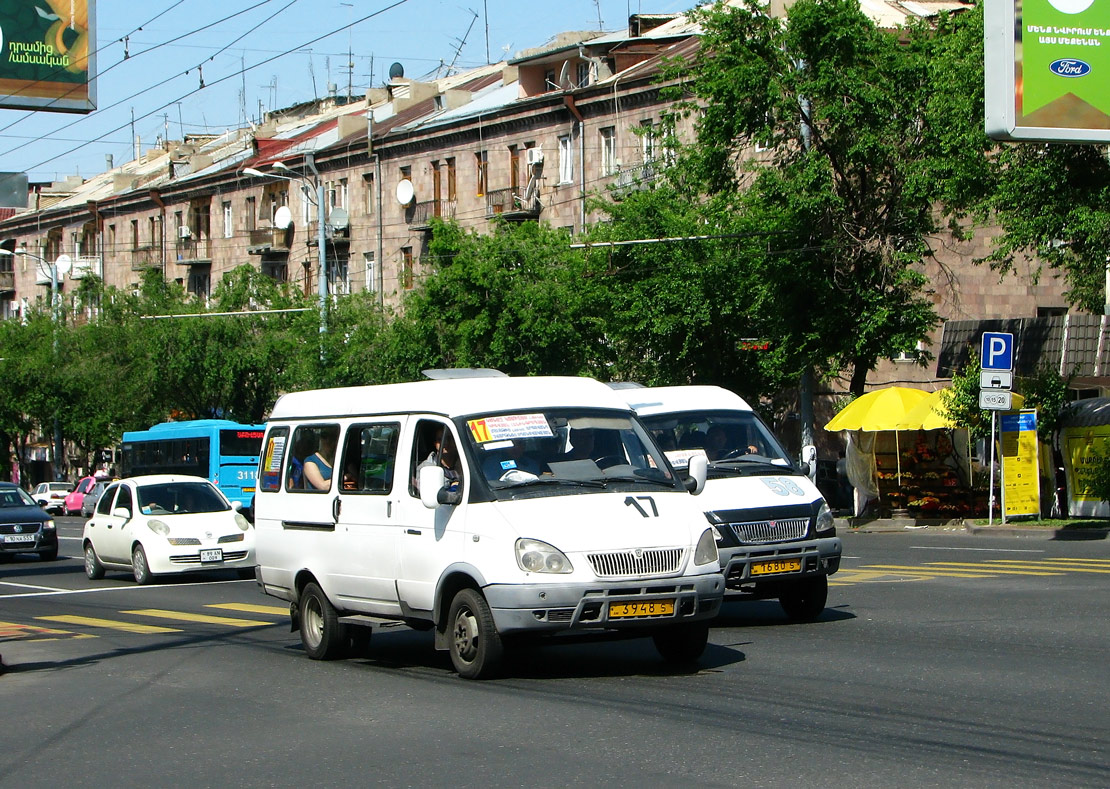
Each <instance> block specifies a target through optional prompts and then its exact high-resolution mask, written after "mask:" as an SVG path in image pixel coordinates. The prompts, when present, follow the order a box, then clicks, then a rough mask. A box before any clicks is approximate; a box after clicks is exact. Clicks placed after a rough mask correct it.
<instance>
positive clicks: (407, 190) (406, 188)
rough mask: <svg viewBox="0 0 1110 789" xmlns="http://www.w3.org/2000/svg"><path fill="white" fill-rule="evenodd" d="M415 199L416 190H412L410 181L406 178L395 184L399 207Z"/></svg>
mask: <svg viewBox="0 0 1110 789" xmlns="http://www.w3.org/2000/svg"><path fill="white" fill-rule="evenodd" d="M414 197H416V190H415V189H413V188H412V181H410V180H409V179H408V178H405V179H404V180H402V181H401V182H400V183H399V184H397V202H398V203H400V204H401V205H408V204H409V203H411V202H412V199H413V198H414Z"/></svg>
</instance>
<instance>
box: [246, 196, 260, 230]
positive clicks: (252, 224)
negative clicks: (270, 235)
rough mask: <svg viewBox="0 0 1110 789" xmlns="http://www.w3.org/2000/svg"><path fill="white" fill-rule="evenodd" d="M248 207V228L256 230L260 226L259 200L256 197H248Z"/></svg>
mask: <svg viewBox="0 0 1110 789" xmlns="http://www.w3.org/2000/svg"><path fill="white" fill-rule="evenodd" d="M246 208H247V221H246V223H245V224H246V226H247V230H256V229H257V228H258V200H257V199H256V198H254V197H248V198H247V201H246Z"/></svg>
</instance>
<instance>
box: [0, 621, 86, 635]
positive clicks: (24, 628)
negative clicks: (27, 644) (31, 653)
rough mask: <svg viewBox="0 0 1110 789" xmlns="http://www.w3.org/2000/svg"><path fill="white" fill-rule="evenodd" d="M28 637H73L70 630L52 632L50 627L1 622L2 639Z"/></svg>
mask: <svg viewBox="0 0 1110 789" xmlns="http://www.w3.org/2000/svg"><path fill="white" fill-rule="evenodd" d="M26 635H36V636H38V635H57V636H68V635H73V634H72V633H70V632H69V631H68V630H51V629H50V628H49V627H35V626H34V625H20V624H17V623H15V622H0V638H19V637H21V636H26Z"/></svg>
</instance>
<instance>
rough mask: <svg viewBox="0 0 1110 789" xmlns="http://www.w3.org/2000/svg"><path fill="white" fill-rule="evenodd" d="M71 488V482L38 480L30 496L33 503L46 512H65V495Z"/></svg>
mask: <svg viewBox="0 0 1110 789" xmlns="http://www.w3.org/2000/svg"><path fill="white" fill-rule="evenodd" d="M72 490H73V483H71V482H40V483H39V484H38V485H36V486H35V491H34V493H32V494H31V496H32V497H33V498H34V500H35V503H36V504H38V505H39V506H40V507H42V508H43V509H44V510H46V511H47V512H56V513H58V514H59V515H61V514H63V513H64V512H65V508H66V496H67V495H68V494H69V492H70V491H72Z"/></svg>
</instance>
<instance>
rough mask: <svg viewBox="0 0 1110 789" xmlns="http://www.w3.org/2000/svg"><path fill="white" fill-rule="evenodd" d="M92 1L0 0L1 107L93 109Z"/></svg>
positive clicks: (94, 67) (16, 108) (94, 49)
mask: <svg viewBox="0 0 1110 789" xmlns="http://www.w3.org/2000/svg"><path fill="white" fill-rule="evenodd" d="M95 13H96V0H0V107H3V108H5V109H12V110H50V111H53V112H92V111H93V110H95V109H96V35H95V28H96V25H95V19H94V17H95Z"/></svg>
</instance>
